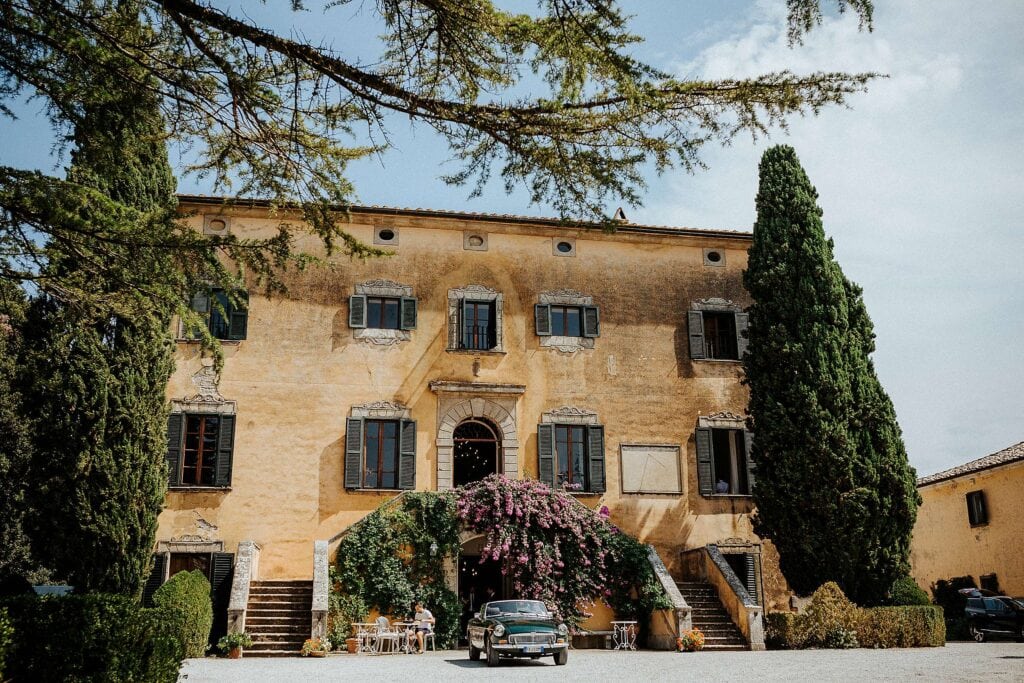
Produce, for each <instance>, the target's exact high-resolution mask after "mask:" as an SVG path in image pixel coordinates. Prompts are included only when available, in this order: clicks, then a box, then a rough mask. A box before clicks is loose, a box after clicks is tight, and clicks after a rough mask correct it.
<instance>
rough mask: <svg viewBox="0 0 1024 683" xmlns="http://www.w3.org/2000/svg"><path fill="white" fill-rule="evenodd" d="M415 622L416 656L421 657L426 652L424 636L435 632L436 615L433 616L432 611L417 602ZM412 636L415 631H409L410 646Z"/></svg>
mask: <svg viewBox="0 0 1024 683" xmlns="http://www.w3.org/2000/svg"><path fill="white" fill-rule="evenodd" d="M413 621H415V622H416V625H415V628H416V631H415V633H416V654H419V655H421V654H423V651H424V650H425V647H424V644H423V638H424V635H425V634H427V633H430V631H431V630H433V627H434V615H433V614H431V612H430V610H428V609H427V608H426V607H424V606H423V603H422V602H417V603H416V617H415V618H414V619H413ZM412 635H413V631H409V633H408V637H409V641H410V642H409V644H410V646H411V645H412V642H411V641H412Z"/></svg>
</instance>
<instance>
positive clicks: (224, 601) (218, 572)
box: [210, 553, 235, 643]
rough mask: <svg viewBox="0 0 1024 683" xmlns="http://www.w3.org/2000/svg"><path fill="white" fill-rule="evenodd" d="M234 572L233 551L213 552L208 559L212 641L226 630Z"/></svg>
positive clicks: (217, 638) (216, 639) (218, 638)
mask: <svg viewBox="0 0 1024 683" xmlns="http://www.w3.org/2000/svg"><path fill="white" fill-rule="evenodd" d="M234 573H235V555H234V553H213V557H212V558H211V561H210V601H211V602H212V603H213V628H211V629H210V641H211V642H214V643H216V642H217V641H218V640H220V638H221V636H223V635H225V634H227V632H228V604H229V603H230V602H231V582H232V579H233V578H234Z"/></svg>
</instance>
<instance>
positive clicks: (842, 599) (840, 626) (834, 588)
mask: <svg viewBox="0 0 1024 683" xmlns="http://www.w3.org/2000/svg"><path fill="white" fill-rule="evenodd" d="M859 619H860V614H859V609H858V607H857V606H856V605H855V604H853V603H852V602H850V600H849V599H848V598H847V597H846V595H844V594H843V590H842V589H841V588H840V587H839V585H838V584H836V583H835V582H834V581H829V582H828V583H826V584H823V585H822V586H821V587H820V588H818V590H816V591H814V595H812V596H811V603H810V605H808V606H807V612H806V613H804V614H803V619H802V623H801V624H800V626H801V628H802V630H803V631H804V646H805V647H826V648H851V647H857V624H858V621H859Z"/></svg>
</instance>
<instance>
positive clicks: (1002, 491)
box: [910, 462, 1024, 596]
mask: <svg viewBox="0 0 1024 683" xmlns="http://www.w3.org/2000/svg"><path fill="white" fill-rule="evenodd" d="M918 490H919V491H920V492H921V498H922V499H923V502H922V504H921V507H920V508H919V509H918V511H917V523H916V524H915V525H914V538H913V540H912V542H911V548H910V565H911V573H912V575H913V577H914V580H915V581H917V583H918V584H919V585H920V586H921V587H922V588H924V589H925V590H930V589H931V586H932V584H934V583H935V582H936V581H937V580H938V579H949V578H950V577H953V576H966V575H970V576H973V577H974V580H975V581H976V582H977V581H978V580H979V577H981V576H982V575H984V574H993V573H994V574H995V575H996V577H997V578H998V579H999V588H1000V589H1001V590H1002V591H1003V592H1005V593H1006V594H1008V595H1016V596H1019V595H1024V551H1022V550H1021V542H1022V540H1024V495H1022V494H1024V462H1016V463H1011V464H1008V465H1003V466H1001V467H996V468H993V469H989V470H984V471H981V472H976V473H974V474H970V475H965V476H962V477H958V478H956V479H950V480H947V481H941V482H937V483H934V484H930V485H928V486H922V487H921V488H920V489H918ZM971 491H984V492H985V503H986V507H987V509H988V523H987V524H984V525H980V526H975V527H972V526H971V525H970V522H969V521H968V517H967V494H968V493H970V492H971Z"/></svg>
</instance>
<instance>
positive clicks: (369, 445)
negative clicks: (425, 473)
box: [345, 417, 416, 490]
mask: <svg viewBox="0 0 1024 683" xmlns="http://www.w3.org/2000/svg"><path fill="white" fill-rule="evenodd" d="M347 429H348V432H347V434H346V435H345V444H346V445H345V487H346V488H351V489H381V490H396V489H414V488H416V422H415V421H414V420H372V419H366V418H359V417H355V418H349V419H348V427H347Z"/></svg>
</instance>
